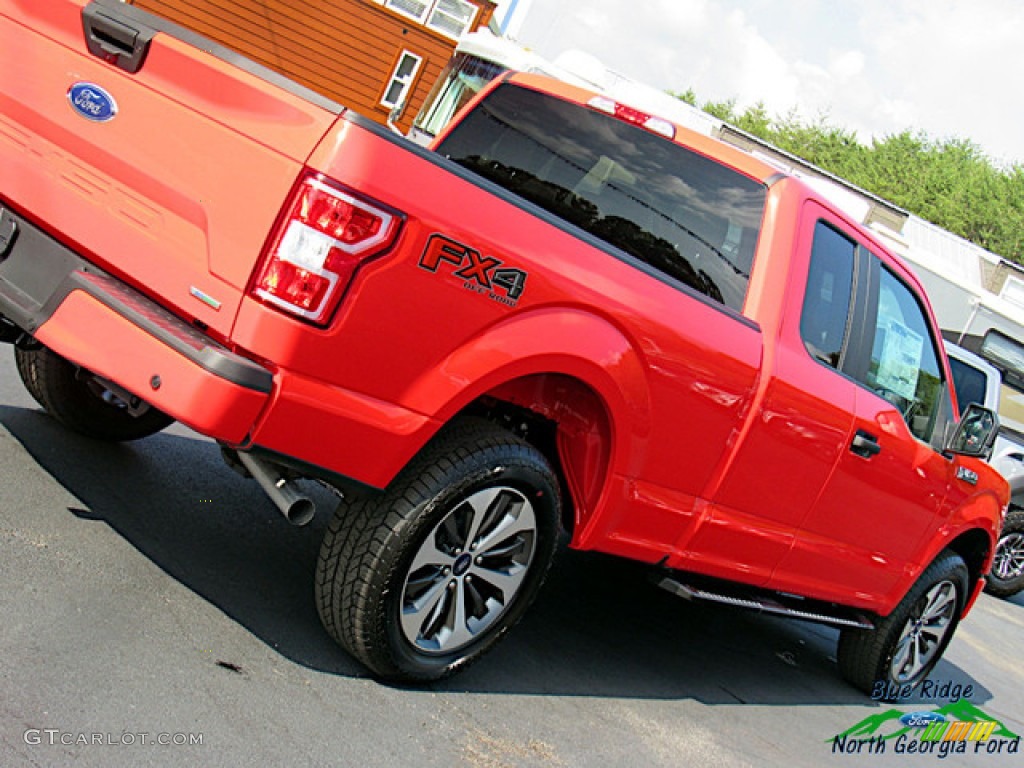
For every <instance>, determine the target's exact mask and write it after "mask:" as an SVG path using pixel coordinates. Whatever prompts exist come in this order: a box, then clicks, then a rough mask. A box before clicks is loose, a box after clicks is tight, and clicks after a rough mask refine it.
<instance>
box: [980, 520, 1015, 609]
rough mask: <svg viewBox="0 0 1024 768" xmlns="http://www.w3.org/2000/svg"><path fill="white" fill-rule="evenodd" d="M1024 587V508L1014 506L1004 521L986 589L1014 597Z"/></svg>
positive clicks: (999, 595) (1002, 595) (993, 593)
mask: <svg viewBox="0 0 1024 768" xmlns="http://www.w3.org/2000/svg"><path fill="white" fill-rule="evenodd" d="M1022 589H1024V509H1021V508H1020V507H1012V508H1011V509H1010V511H1009V513H1007V515H1006V520H1005V521H1004V522H1003V530H1002V533H1000V534H999V541H998V543H997V544H996V554H995V559H994V560H993V561H992V571H991V573H989V575H988V576H986V577H985V591H986V592H988V593H989V594H990V595H995V596H996V597H1012V596H1013V595H1015V594H1017V593H1018V592H1020V591H1021V590H1022Z"/></svg>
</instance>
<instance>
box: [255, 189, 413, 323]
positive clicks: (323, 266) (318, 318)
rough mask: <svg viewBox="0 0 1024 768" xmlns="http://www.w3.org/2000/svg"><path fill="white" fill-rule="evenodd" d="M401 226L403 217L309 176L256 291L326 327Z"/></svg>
mask: <svg viewBox="0 0 1024 768" xmlns="http://www.w3.org/2000/svg"><path fill="white" fill-rule="evenodd" d="M400 224H401V220H400V217H399V215H398V214H396V213H394V212H392V211H387V210H384V208H383V207H381V206H378V205H375V204H373V203H370V202H368V201H366V200H364V199H362V198H360V197H357V196H355V195H353V194H351V193H349V192H346V191H344V190H342V189H339V188H338V187H335V186H334V185H333V184H331V183H329V182H328V181H327V180H326V179H324V178H322V177H320V176H315V175H309V176H306V177H305V178H304V179H302V180H301V181H300V182H299V184H298V185H297V186H296V188H295V191H294V192H293V194H292V197H291V199H290V201H289V205H288V208H287V215H285V216H284V217H283V218H282V219H281V222H280V224H279V225H278V228H277V229H276V230H275V232H274V235H273V237H271V239H270V247H269V248H268V250H267V253H266V255H265V256H264V258H263V260H262V261H261V264H260V268H259V271H258V272H257V275H256V280H255V283H254V285H253V289H252V291H253V293H254V294H255V295H256V296H258V297H259V298H261V299H263V300H264V301H267V302H269V303H271V304H274V305H276V306H279V307H281V308H282V309H285V310H287V311H289V312H291V313H292V314H295V315H298V316H299V317H304V318H306V319H307V320H312V321H313V322H315V323H318V324H320V325H324V324H326V323H327V321H328V320H329V319H330V316H331V313H332V312H333V311H334V308H335V307H336V306H337V304H338V301H339V300H340V298H341V296H342V294H343V293H344V292H345V289H346V288H347V287H348V284H349V283H350V282H351V280H352V276H353V275H354V274H355V271H356V269H358V268H359V266H361V265H362V264H364V263H366V262H367V261H369V260H370V259H372V258H373V257H375V256H377V255H379V254H380V253H381V252H382V251H384V250H385V249H386V248H388V247H389V246H390V245H391V244H392V243H393V242H394V239H395V236H396V235H397V234H398V228H399V225H400Z"/></svg>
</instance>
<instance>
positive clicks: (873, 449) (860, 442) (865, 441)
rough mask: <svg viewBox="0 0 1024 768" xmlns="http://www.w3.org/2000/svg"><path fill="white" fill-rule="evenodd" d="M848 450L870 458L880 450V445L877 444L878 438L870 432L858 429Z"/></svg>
mask: <svg viewBox="0 0 1024 768" xmlns="http://www.w3.org/2000/svg"><path fill="white" fill-rule="evenodd" d="M850 450H851V451H853V452H854V453H855V454H857V455H858V456H862V457H863V458H865V459H870V458H871V457H872V456H877V455H878V454H879V453H881V452H882V446H880V445H879V444H878V438H877V437H875V436H874V435H872V434H871V433H870V432H865V431H864V430H863V429H858V430H857V434H856V435H854V436H853V442H852V443H850Z"/></svg>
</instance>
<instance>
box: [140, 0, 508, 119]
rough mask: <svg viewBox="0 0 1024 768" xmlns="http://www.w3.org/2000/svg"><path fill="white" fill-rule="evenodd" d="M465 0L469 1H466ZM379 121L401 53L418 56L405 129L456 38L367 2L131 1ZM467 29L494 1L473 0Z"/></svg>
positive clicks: (486, 15) (487, 12)
mask: <svg viewBox="0 0 1024 768" xmlns="http://www.w3.org/2000/svg"><path fill="white" fill-rule="evenodd" d="M471 1H472V0H471ZM132 4H133V5H137V6H138V7H140V8H144V9H145V10H147V11H151V12H152V13H155V14H157V15H159V16H162V17H163V18H165V19H168V20H170V21H173V22H174V23H176V24H180V25H181V26H183V27H185V28H187V29H191V30H193V31H195V32H198V33H199V34H201V35H203V36H205V37H208V38H210V39H211V40H214V41H216V42H218V43H221V44H222V45H224V46H227V47H228V48H231V49H233V50H235V51H238V52H239V53H241V54H242V55H244V56H247V57H248V58H250V59H252V60H253V61H256V62H259V63H260V64H263V65H264V66H267V67H269V68H270V69H273V70H275V71H277V72H280V73H281V74H283V75H285V76H287V77H289V78H291V79H292V80H295V81H296V82H298V83H301V84H302V85H305V86H306V87H308V88H311V89H312V90H314V91H317V92H318V93H321V94H323V95H324V96H327V97H328V98H331V99H333V100H335V101H337V102H338V103H340V104H343V105H345V106H346V107H351V108H352V109H354V110H356V111H357V112H361V113H362V114H364V115H366V116H367V117H370V118H373V119H374V120H377V121H378V122H380V123H384V122H385V121H386V120H387V114H388V110H387V108H385V107H384V106H383V105H381V103H380V100H381V97H382V96H383V94H384V89H385V88H386V87H387V84H388V83H389V82H390V79H391V75H392V73H393V71H394V68H395V65H396V63H397V61H398V58H399V56H400V54H401V52H402V51H409V52H410V53H414V54H416V55H417V56H419V57H421V58H422V59H423V61H422V63H421V64H420V69H419V72H417V74H416V79H415V82H414V84H413V88H412V91H411V94H410V97H409V99H408V101H407V104H406V108H405V112H404V114H403V116H402V120H401V121H400V123H399V126H400V127H401V128H402V129H403V130H407V129H408V127H409V124H410V123H411V122H412V118H413V116H414V115H415V114H416V112H417V111H418V110H419V108H420V107H421V106H422V104H423V100H424V99H425V98H426V95H427V92H428V91H429V90H430V87H431V85H433V83H434V80H435V79H436V78H437V76H438V74H440V72H441V68H442V67H443V66H444V65H445V63H446V62H447V61H448V59H449V58H451V55H452V52H453V51H454V50H455V41H454V40H452V39H450V38H448V37H445V36H444V35H442V34H440V33H438V32H434V31H433V30H430V29H427V28H426V27H424V26H422V25H420V24H418V23H417V22H416V21H414V20H413V19H410V18H407V17H405V16H402V15H401V14H398V13H395V12H394V11H391V10H389V9H386V8H384V7H383V6H382V5H379V4H377V3H374V2H371V1H370V0H133V3H132ZM478 4H479V5H480V12H479V13H478V14H477V18H476V20H475V22H474V27H473V28H474V29H475V28H478V27H479V26H480V25H483V24H486V23H487V22H488V21H489V20H490V17H491V15H492V14H493V12H494V7H495V6H494V3H493V2H490V0H480V2H479V3H478Z"/></svg>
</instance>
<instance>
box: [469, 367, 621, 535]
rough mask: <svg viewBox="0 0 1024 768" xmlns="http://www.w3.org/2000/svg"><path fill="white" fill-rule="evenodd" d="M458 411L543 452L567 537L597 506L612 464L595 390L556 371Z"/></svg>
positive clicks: (606, 420) (526, 379)
mask: <svg viewBox="0 0 1024 768" xmlns="http://www.w3.org/2000/svg"><path fill="white" fill-rule="evenodd" d="M462 412H463V413H469V414H472V415H475V416H478V417H482V418H485V419H487V420H488V421H491V422H493V423H495V424H497V425H498V426H500V427H502V428H504V429H506V430H508V431H509V432H511V433H512V434H514V435H517V436H518V437H520V438H522V439H524V440H526V441H527V442H529V443H530V444H531V445H533V446H534V447H535V448H537V449H538V450H539V451H540V452H541V453H543V454H544V457H545V458H546V459H547V460H548V461H549V462H550V463H551V466H552V467H554V469H555V471H556V473H557V474H558V480H559V484H560V485H561V492H562V499H563V505H562V516H563V520H562V525H563V526H564V528H565V530H566V531H567V532H568V533H569V534H570V536H571V535H572V533H573V531H574V530H575V529H576V527H577V526H578V525H579V524H580V523H581V522H584V521H585V520H586V518H587V517H588V515H589V514H590V513H592V512H593V510H594V508H595V507H596V505H597V501H598V499H599V498H600V496H601V491H602V490H603V488H604V484H605V480H606V479H607V474H608V467H609V465H610V458H611V426H610V419H609V417H608V413H607V409H606V408H605V406H604V404H603V402H602V401H601V399H600V398H599V396H598V395H597V394H596V393H595V392H594V390H593V389H591V388H590V387H588V386H587V385H586V384H584V383H582V382H580V381H579V380H577V379H574V378H572V377H569V376H564V375H560V374H540V375H535V376H527V377H524V378H522V379H517V380H514V381H511V382H508V383H506V384H503V385H501V386H500V387H498V388H496V389H494V390H492V391H491V392H489V393H488V394H486V395H484V396H482V397H480V398H478V399H477V400H475V401H474V402H472V403H470V404H469V405H468V406H467V407H466V408H464V409H463V411H462Z"/></svg>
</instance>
